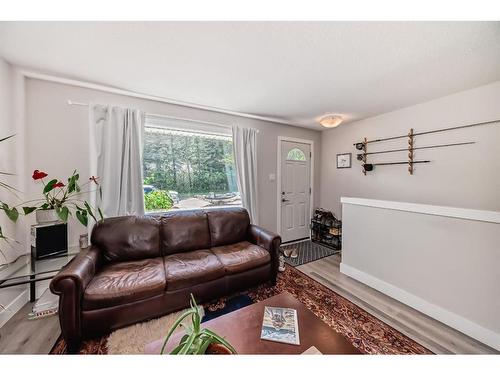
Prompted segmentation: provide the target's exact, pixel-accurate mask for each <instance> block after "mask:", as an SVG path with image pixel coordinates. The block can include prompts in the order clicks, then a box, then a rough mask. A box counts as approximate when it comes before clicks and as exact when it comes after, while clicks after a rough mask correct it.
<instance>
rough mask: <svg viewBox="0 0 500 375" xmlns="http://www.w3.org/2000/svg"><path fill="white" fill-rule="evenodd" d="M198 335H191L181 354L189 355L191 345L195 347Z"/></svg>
mask: <svg viewBox="0 0 500 375" xmlns="http://www.w3.org/2000/svg"><path fill="white" fill-rule="evenodd" d="M196 337H197V335H190V336H189V338H188V340H187V342H186V344H184V346H183V347H182V349H181V350H180V351H179V354H187V353H188V351H189V349H191V345H193V342H194V340H195V339H196Z"/></svg>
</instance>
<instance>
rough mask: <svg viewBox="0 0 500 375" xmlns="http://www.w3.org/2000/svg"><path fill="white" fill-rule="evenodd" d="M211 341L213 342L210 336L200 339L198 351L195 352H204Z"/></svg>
mask: <svg viewBox="0 0 500 375" xmlns="http://www.w3.org/2000/svg"><path fill="white" fill-rule="evenodd" d="M212 342H213V340H212V339H211V338H210V337H209V338H205V339H204V340H203V341H202V344H201V345H200V347H199V348H198V351H197V352H196V354H205V352H206V351H207V349H208V347H209V346H210V344H211V343H212Z"/></svg>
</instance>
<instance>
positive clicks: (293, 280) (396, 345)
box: [51, 266, 432, 354]
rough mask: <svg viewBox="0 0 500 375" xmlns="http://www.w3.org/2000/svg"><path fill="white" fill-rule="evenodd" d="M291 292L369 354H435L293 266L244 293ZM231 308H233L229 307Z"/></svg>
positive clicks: (100, 350)
mask: <svg viewBox="0 0 500 375" xmlns="http://www.w3.org/2000/svg"><path fill="white" fill-rule="evenodd" d="M285 291H286V292H288V293H291V294H292V295H293V296H295V298H297V299H298V300H299V301H301V302H302V303H304V304H305V305H306V306H307V308H308V309H310V310H311V311H312V312H313V313H314V314H316V315H317V316H318V317H319V318H321V319H322V320H323V321H324V322H325V323H326V324H328V325H329V326H330V327H332V328H333V329H334V330H335V331H337V332H339V333H340V334H342V335H344V336H345V337H346V338H347V339H348V340H349V341H350V342H351V343H352V344H353V345H354V346H355V347H356V348H358V349H359V350H360V351H361V352H362V353H366V354H432V353H431V352H430V351H429V350H428V349H426V348H424V347H423V346H421V345H420V344H418V343H416V342H415V341H413V340H411V339H410V338H408V337H406V336H405V335H403V334H402V333H400V332H399V331H397V330H395V329H394V328H392V327H390V326H388V325H387V324H385V323H383V322H382V321H380V320H378V319H377V318H375V317H374V316H372V315H370V314H369V313H367V312H366V311H364V310H363V309H361V308H359V307H358V306H356V305H355V304H353V303H352V302H350V301H348V300H347V299H345V298H343V297H341V296H340V295H338V294H337V293H335V292H333V291H331V290H330V289H328V288H326V287H325V286H323V285H321V284H320V283H318V282H316V281H315V280H313V279H311V278H309V277H308V276H307V275H305V274H303V273H302V272H300V271H298V270H297V269H295V268H293V267H289V266H287V267H286V270H285V272H282V273H280V275H279V277H278V282H277V284H276V285H275V286H270V285H261V286H259V287H256V288H252V289H250V290H248V291H246V292H245V293H240V294H243V295H246V296H248V297H249V298H251V300H252V301H253V302H259V301H262V300H264V299H266V298H269V297H272V296H274V295H276V294H279V293H282V292H285ZM230 299H231V298H222V299H219V300H217V301H214V302H212V303H207V304H204V308H205V311H206V313H207V314H209V312H215V311H217V310H220V309H223V308H225V307H226V303H227V302H228V300H230ZM228 310H231V309H228ZM106 340H107V336H106V337H102V338H99V339H95V340H87V341H85V342H84V343H83V344H82V347H81V349H80V353H81V354H107V346H106ZM64 353H66V344H65V342H64V340H63V339H62V338H59V340H58V341H57V343H56V344H55V346H54V348H53V349H52V351H51V354H64Z"/></svg>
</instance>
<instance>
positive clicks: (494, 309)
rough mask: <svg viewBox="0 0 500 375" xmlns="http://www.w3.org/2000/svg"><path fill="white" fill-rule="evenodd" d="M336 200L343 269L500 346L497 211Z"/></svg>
mask: <svg viewBox="0 0 500 375" xmlns="http://www.w3.org/2000/svg"><path fill="white" fill-rule="evenodd" d="M341 203H342V224H343V228H342V262H341V264H340V271H341V272H342V273H344V274H346V275H348V276H350V277H352V278H354V279H356V280H358V281H360V282H362V283H364V284H366V285H369V286H370V287H372V288H374V289H377V290H379V291H380V292H382V293H385V294H387V295H388V296H390V297H392V298H394V299H396V300H398V301H400V302H403V303H405V304H407V305H409V306H411V307H413V308H414V309H416V310H418V311H420V312H422V313H424V314H426V315H429V316H431V317H433V318H434V319H437V320H439V321H441V322H443V323H445V324H447V325H449V326H450V327H453V328H455V329H457V330H459V331H461V332H463V333H465V334H466V335H468V336H471V337H473V338H475V339H476V340H478V341H481V342H483V343H484V344H487V345H489V346H491V347H493V348H495V349H496V350H500V293H499V286H500V212H495V211H481V210H473V209H465V208H454V207H443V206H432V205H425V204H415V203H405V202H391V201H381V200H373V199H362V198H347V197H343V198H341Z"/></svg>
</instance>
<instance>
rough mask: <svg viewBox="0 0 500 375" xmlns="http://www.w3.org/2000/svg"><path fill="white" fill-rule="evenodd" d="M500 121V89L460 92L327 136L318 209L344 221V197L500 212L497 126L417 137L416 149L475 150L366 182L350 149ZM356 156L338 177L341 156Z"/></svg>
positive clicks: (431, 153)
mask: <svg viewBox="0 0 500 375" xmlns="http://www.w3.org/2000/svg"><path fill="white" fill-rule="evenodd" d="M493 119H500V82H494V83H492V84H489V85H485V86H481V87H478V88H476V89H472V90H467V91H462V92H459V93H456V94H453V95H449V96H446V97H443V98H440V99H436V100H433V101H430V102H426V103H422V104H418V105H415V106H412V107H407V108H403V109H400V110H397V111H394V112H391V113H386V114H383V115H380V116H377V117H373V118H369V119H366V120H362V121H357V122H354V123H351V124H345V125H341V126H339V127H338V128H335V129H332V130H328V131H325V132H323V136H322V145H321V149H322V151H321V161H322V165H321V193H320V195H321V206H322V207H325V208H328V209H331V210H333V211H334V212H336V213H337V214H340V197H341V196H350V197H361V198H373V199H386V200H392V201H403V202H415V203H427V204H437V205H446V206H452V207H465V208H475V209H484V210H493V211H500V174H499V173H498V171H499V170H500V124H497V125H488V126H480V127H474V128H468V129H462V130H456V131H450V132H445V133H436V134H430V135H424V136H418V137H416V139H415V146H416V147H417V146H424V145H432V144H440V143H453V142H462V141H476V142H477V143H476V144H474V145H468V146H457V147H449V148H441V149H430V150H417V151H415V158H416V159H420V160H424V159H429V160H431V163H430V164H424V165H418V164H417V165H415V172H414V175H413V176H410V175H409V174H408V172H407V166H406V165H400V166H380V167H375V170H374V171H372V172H368V173H367V175H366V176H364V175H363V174H362V172H361V171H362V169H361V163H360V162H359V161H357V160H356V153H357V152H359V151H357V150H356V149H355V148H354V146H353V143H355V142H358V141H361V140H362V139H363V137H367V138H368V139H377V138H383V137H390V136H394V135H400V134H407V132H408V130H409V128H411V127H413V128H414V129H415V131H416V132H420V131H427V130H432V129H438V128H444V127H452V126H457V125H463V124H469V123H473V122H480V121H487V120H493ZM405 147H407V144H406V139H400V140H394V141H389V142H381V143H379V144H372V145H368V151H377V150H384V149H390V148H405ZM346 152H352V153H353V168H351V169H336V162H335V156H336V154H340V153H346ZM398 160H401V161H406V160H407V155H406V152H401V153H393V154H385V155H384V154H382V155H376V156H375V155H374V156H373V157H372V156H369V158H368V162H373V163H376V162H384V161H398Z"/></svg>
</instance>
